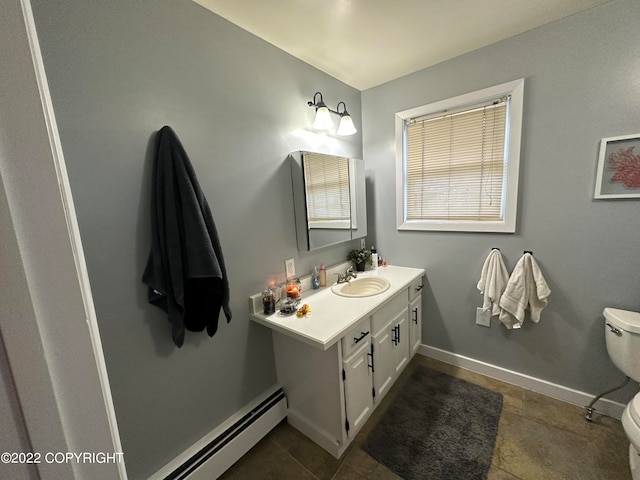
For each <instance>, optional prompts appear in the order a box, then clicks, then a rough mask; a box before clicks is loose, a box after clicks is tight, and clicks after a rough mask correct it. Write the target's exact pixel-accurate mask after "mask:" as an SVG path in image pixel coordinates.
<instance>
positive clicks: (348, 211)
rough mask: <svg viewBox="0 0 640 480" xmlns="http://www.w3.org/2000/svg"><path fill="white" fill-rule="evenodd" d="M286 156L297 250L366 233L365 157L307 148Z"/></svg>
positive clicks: (338, 242)
mask: <svg viewBox="0 0 640 480" xmlns="http://www.w3.org/2000/svg"><path fill="white" fill-rule="evenodd" d="M288 158H289V161H290V162H291V180H292V185H293V206H294V214H295V223H296V237H297V241H298V250H306V251H310V250H317V249H319V248H323V247H327V246H330V245H337V244H340V243H344V242H348V241H350V240H353V239H356V238H362V237H366V236H367V205H366V191H365V175H364V161H363V160H359V159H354V158H347V157H341V156H337V155H329V154H325V153H317V152H307V151H297V152H292V153H291V154H289V157H288Z"/></svg>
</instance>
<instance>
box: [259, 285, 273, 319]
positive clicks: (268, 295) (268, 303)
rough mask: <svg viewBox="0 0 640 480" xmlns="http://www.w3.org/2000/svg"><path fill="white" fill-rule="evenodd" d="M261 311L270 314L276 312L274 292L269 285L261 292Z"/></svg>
mask: <svg viewBox="0 0 640 480" xmlns="http://www.w3.org/2000/svg"><path fill="white" fill-rule="evenodd" d="M262 313H264V314H265V315H271V314H272V313H276V294H275V292H274V291H273V289H272V288H271V287H267V288H265V289H264V291H263V292H262Z"/></svg>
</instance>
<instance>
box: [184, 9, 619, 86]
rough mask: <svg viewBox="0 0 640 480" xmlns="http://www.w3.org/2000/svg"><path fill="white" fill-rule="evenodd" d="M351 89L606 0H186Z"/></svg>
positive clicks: (387, 78)
mask: <svg viewBox="0 0 640 480" xmlns="http://www.w3.org/2000/svg"><path fill="white" fill-rule="evenodd" d="M194 1H195V2H196V3H198V4H200V5H202V6H203V7H205V8H207V9H209V10H211V11H212V12H214V13H216V14H218V15H220V16H221V17H223V18H226V19H227V20H229V21H230V22H232V23H234V24H236V25H238V26H239V27H241V28H243V29H245V30H247V31H249V32H251V33H253V34H254V35H256V36H258V37H260V38H262V39H264V40H266V41H267V42H269V43H271V44H273V45H275V46H276V47H278V48H280V49H282V50H284V51H286V52H288V53H290V54H291V55H293V56H295V57H297V58H299V59H300V60H303V61H304V62H306V63H309V64H311V65H313V66H314V67H316V68H318V69H320V70H322V71H324V72H326V73H328V74H329V75H331V76H333V77H335V78H337V79H339V80H341V81H343V82H345V83H347V84H348V85H351V86H353V87H355V88H357V89H359V90H365V89H367V88H371V87H374V86H376V85H380V84H382V83H385V82H387V81H389V80H393V79H395V78H398V77H401V76H403V75H407V74H409V73H412V72H415V71H418V70H421V69H423V68H426V67H428V66H430V65H435V64H436V63H440V62H442V61H444V60H448V59H450V58H453V57H457V56H458V55H461V54H463V53H466V52H470V51H472V50H475V49H477V48H480V47H483V46H486V45H490V44H492V43H495V42H497V41H500V40H503V39H505V38H508V37H511V36H513V35H517V34H519V33H522V32H525V31H527V30H531V29H532V28H536V27H539V26H541V25H544V24H546V23H549V22H553V21H555V20H558V19H560V18H563V17H567V16H569V15H573V14H575V13H577V12H580V11H583V10H587V9H588V8H591V7H594V6H596V5H600V4H603V3H607V2H609V1H611V0H194Z"/></svg>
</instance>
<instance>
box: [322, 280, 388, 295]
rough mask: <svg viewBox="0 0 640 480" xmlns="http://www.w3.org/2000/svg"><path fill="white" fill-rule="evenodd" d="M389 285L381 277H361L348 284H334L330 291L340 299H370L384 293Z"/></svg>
mask: <svg viewBox="0 0 640 480" xmlns="http://www.w3.org/2000/svg"><path fill="white" fill-rule="evenodd" d="M390 286H391V284H390V283H389V280H387V279H386V278H382V277H361V278H356V279H355V280H351V281H350V282H348V283H336V284H335V285H333V286H332V287H331V291H332V292H333V293H335V294H336V295H340V296H342V297H370V296H372V295H378V294H379V293H382V292H386V291H387V290H388V289H389V287H390Z"/></svg>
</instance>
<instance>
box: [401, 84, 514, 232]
mask: <svg viewBox="0 0 640 480" xmlns="http://www.w3.org/2000/svg"><path fill="white" fill-rule="evenodd" d="M505 95H509V96H511V100H510V102H509V107H508V111H507V134H506V138H505V144H506V151H507V155H506V159H505V171H506V173H505V181H504V187H503V218H502V220H499V221H478V220H407V219H406V160H405V149H406V148H405V147H406V135H405V126H406V124H407V121H409V120H411V119H412V118H417V117H421V116H425V115H430V114H433V113H437V112H442V111H445V110H451V109H455V108H459V107H463V106H465V105H473V104H477V103H481V102H484V101H489V100H492V99H494V98H499V97H502V96H505ZM523 103H524V78H521V79H518V80H514V81H511V82H506V83H503V84H500V85H496V86H493V87H489V88H485V89H482V90H477V91H475V92H470V93H466V94H464V95H458V96H456V97H453V98H449V99H446V100H442V101H438V102H434V103H430V104H427V105H422V106H420V107H415V108H410V109H408V110H404V111H402V112H397V113H396V115H395V129H396V132H395V139H396V225H397V229H398V230H419V231H457V232H496V233H514V232H515V230H516V220H517V207H518V179H519V170H520V144H521V136H522V112H523Z"/></svg>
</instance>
